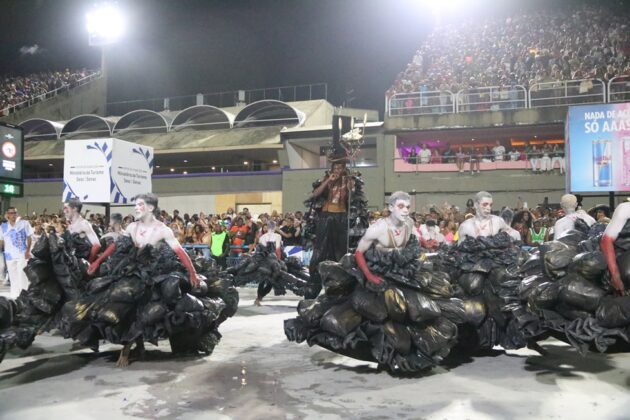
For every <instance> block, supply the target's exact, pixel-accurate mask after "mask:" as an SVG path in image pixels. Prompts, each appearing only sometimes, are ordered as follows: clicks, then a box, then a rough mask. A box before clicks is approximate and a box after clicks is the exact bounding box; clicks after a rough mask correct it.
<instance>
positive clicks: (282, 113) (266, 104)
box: [234, 100, 306, 128]
mask: <svg viewBox="0 0 630 420" xmlns="http://www.w3.org/2000/svg"><path fill="white" fill-rule="evenodd" d="M305 120H306V115H305V114H304V113H303V112H301V111H299V110H298V109H296V108H293V107H292V106H291V105H289V104H287V103H286V102H281V101H276V100H264V101H258V102H254V103H251V104H249V105H247V106H246V107H245V108H243V109H242V110H241V111H240V112H239V113H238V114H237V115H236V118H235V119H234V127H235V128H245V127H260V126H269V125H283V126H290V127H295V126H298V125H302V124H304V121H305Z"/></svg>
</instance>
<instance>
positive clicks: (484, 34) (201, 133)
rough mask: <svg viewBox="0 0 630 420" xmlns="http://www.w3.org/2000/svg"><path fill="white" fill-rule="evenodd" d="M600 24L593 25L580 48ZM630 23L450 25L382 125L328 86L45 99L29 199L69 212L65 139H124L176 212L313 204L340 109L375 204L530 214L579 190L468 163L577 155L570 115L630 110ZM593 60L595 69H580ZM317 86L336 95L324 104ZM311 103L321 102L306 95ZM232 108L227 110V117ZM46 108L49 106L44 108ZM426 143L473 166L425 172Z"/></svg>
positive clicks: (562, 16)
mask: <svg viewBox="0 0 630 420" xmlns="http://www.w3.org/2000/svg"><path fill="white" fill-rule="evenodd" d="M586 20H588V21H591V22H592V24H591V25H590V26H589V29H588V30H587V31H586V32H585V33H584V34H583V37H582V38H579V40H578V38H577V36H576V33H579V30H580V28H581V27H583V24H584V22H585V21H586ZM625 22H626V17H624V16H622V15H616V14H614V13H611V12H608V11H606V10H604V9H600V8H597V7H591V6H586V7H583V8H580V9H576V10H566V11H555V12H549V13H547V14H545V13H542V12H541V13H539V14H535V15H527V16H525V15H522V16H512V17H509V18H503V19H501V20H494V21H488V22H469V23H466V24H463V25H461V26H459V27H446V28H441V29H436V32H434V33H433V34H432V35H431V36H430V37H429V39H428V41H427V42H426V43H425V44H424V45H423V46H421V48H420V49H419V50H418V53H417V54H416V56H415V57H414V58H413V59H412V61H411V62H410V64H409V65H408V66H407V68H406V69H405V70H404V71H403V72H401V74H400V75H399V76H398V78H397V79H396V81H395V82H394V85H393V86H392V88H390V89H389V90H388V92H387V93H386V108H385V117H384V120H383V121H382V122H380V121H379V117H378V112H377V111H376V110H367V111H366V110H359V109H339V108H335V107H334V106H333V105H332V104H330V103H329V102H328V101H327V100H326V95H325V92H326V91H327V88H326V87H325V85H323V84H317V85H311V86H309V85H306V86H296V87H283V88H273V89H267V90H257V91H242V92H228V93H225V92H224V93H219V94H207V95H195V96H189V97H178V98H160V99H158V100H151V101H149V102H148V103H147V102H139V101H136V102H131V103H117V104H112V105H111V106H110V107H109V108H110V111H111V112H109V113H108V112H105V111H102V110H101V105H100V104H102V103H103V101H104V97H103V93H104V91H105V88H104V87H102V86H101V84H102V81H101V80H100V79H95V80H93V81H91V82H90V83H88V84H87V85H86V86H83V87H78V88H75V89H72V90H70V91H68V92H66V93H65V95H69V96H68V97H63V98H62V97H56V98H52V99H51V100H50V101H48V102H47V103H45V104H36V105H35V106H33V107H31V108H33V109H32V110H31V113H30V114H28V115H27V114H26V113H25V111H29V109H27V110H22V111H19V112H16V113H14V114H12V115H11V116H10V117H11V118H12V119H13V120H12V121H13V122H15V123H19V124H20V125H21V126H22V127H23V128H24V131H25V139H26V146H25V153H26V158H25V174H26V178H27V179H28V181H27V182H26V185H25V197H24V198H21V199H15V200H16V202H19V201H22V203H16V204H24V205H25V206H26V207H27V208H29V209H33V210H41V209H43V208H46V207H47V208H55V207H56V206H57V205H58V202H59V195H60V194H61V190H62V183H61V177H62V170H63V141H64V140H71V139H85V138H98V137H118V138H121V139H123V140H128V141H133V142H137V143H140V144H145V145H149V146H152V147H154V149H155V153H156V168H155V172H154V183H153V185H154V191H155V192H157V193H158V194H160V195H161V196H162V197H164V200H163V202H164V203H165V204H164V206H165V207H168V206H169V204H168V203H170V202H172V203H179V204H178V207H179V208H180V209H181V208H183V207H184V206H186V205H188V206H190V208H191V211H192V210H197V209H199V208H204V209H206V210H207V211H209V212H213V211H214V209H215V208H219V209H221V208H226V207H235V208H237V207H238V206H239V205H241V206H245V205H253V204H261V205H263V204H264V205H268V206H269V208H274V209H278V210H282V209H300V208H302V201H303V200H304V199H305V198H306V195H307V194H308V192H309V190H310V185H311V182H312V181H313V180H314V179H316V178H318V177H320V176H321V175H322V173H323V168H325V167H326V160H325V148H326V146H327V143H328V141H329V139H330V138H331V133H332V127H331V123H330V121H331V118H332V116H333V115H335V114H344V115H351V116H354V117H355V118H356V119H357V120H361V119H362V118H363V115H364V114H367V116H368V124H367V127H366V142H365V144H364V145H363V149H362V151H361V153H360V155H359V156H358V158H357V160H356V161H355V162H353V164H354V165H356V166H357V167H359V170H360V171H361V172H362V173H363V176H364V178H365V179H366V192H367V196H368V199H369V200H370V207H372V208H374V209H375V208H380V207H381V206H382V201H383V197H384V196H385V195H387V194H388V193H391V192H392V191H396V190H399V189H403V190H406V191H409V192H410V193H412V195H413V196H414V200H415V203H414V205H415V207H416V208H418V209H420V208H422V207H426V206H427V205H430V204H432V203H443V202H445V201H447V202H450V203H452V204H457V205H462V204H463V203H464V202H465V201H466V199H467V198H469V197H470V196H471V195H472V194H473V193H474V192H476V191H479V190H483V189H487V190H490V191H492V192H493V193H494V198H495V202H496V203H497V205H499V206H501V205H512V206H513V205H514V196H515V194H514V192H515V191H519V194H520V195H521V196H523V197H525V198H526V200H527V201H528V202H530V203H540V202H543V200H545V198H548V200H549V201H552V202H553V201H556V200H557V198H558V197H559V196H560V195H562V194H563V193H564V192H565V191H566V185H565V177H564V176H559V175H558V174H556V173H554V175H553V176H540V175H537V174H535V173H534V172H533V171H532V169H534V168H532V166H531V160H530V159H529V157H528V156H525V158H524V159H518V160H516V161H493V159H486V158H489V157H490V156H481V155H479V160H480V165H479V169H480V172H479V173H475V174H471V173H470V172H471V169H473V168H472V167H471V166H470V162H469V161H470V160H471V158H472V157H473V155H475V154H476V153H482V152H477V150H480V151H481V150H483V149H484V148H487V149H488V150H489V149H490V148H492V147H493V146H494V145H495V144H496V143H497V141H498V142H499V144H500V145H502V146H503V147H504V148H505V149H506V151H510V150H511V149H517V150H518V151H519V152H523V153H524V152H525V149H526V148H529V147H534V146H536V147H538V148H541V147H542V146H543V145H545V144H547V145H549V146H552V145H562V144H563V143H564V120H565V117H566V112H567V107H568V106H569V105H573V104H584V103H609V102H623V101H628V100H629V99H630V67H629V65H630V61H629V57H630V42H629V36H630V35H628V31H624V30H623V25H625ZM536 29H537V30H536ZM531 34H536V35H531ZM580 40H583V41H580ZM480 45H492V48H489V47H487V48H485V47H484V48H482V47H481V46H480ZM465 46H468V47H466V48H465ZM576 62H577V64H576ZM579 63H582V64H579ZM583 63H589V65H588V69H587V70H589V71H588V72H584V71H581V69H582V67H584V64H583ZM576 66H577V67H576ZM600 70H601V71H600ZM602 72H603V73H602ZM550 78H551V79H550ZM322 86H324V88H323V89H322ZM81 88H83V90H81ZM274 91H275V92H277V94H276V95H275V96H274V95H268V94H267V92H274ZM313 91H320V92H324V94H323V95H321V96H320V97H318V98H317V97H314V96H313V95H312V94H311V93H312V92H313ZM291 92H293V94H291ZM296 92H309V94H308V95H306V96H305V97H304V98H298V96H299V95H297V94H296ZM261 95H262V97H261ZM225 98H228V99H229V100H228V101H227V102H228V106H225V105H223V106H221V104H222V103H223V104H225V102H224V100H225ZM171 99H173V100H171ZM230 99H231V100H232V101H231V102H230ZM299 99H304V100H299ZM61 101H66V102H65V103H64V105H63V106H61V105H59V103H60V102H61ZM38 105H40V106H41V105H46V106H45V107H44V108H39V109H37V110H34V108H35V107H36V106H38ZM62 109H63V110H66V114H63V113H62V112H61V111H60V110H62ZM67 110H71V115H67ZM20 112H21V113H20ZM62 114H63V115H62ZM112 114H115V115H112ZM16 118H19V119H16ZM421 144H426V145H428V146H429V149H430V150H432V152H434V153H436V154H438V153H439V154H442V153H443V152H444V151H445V150H446V148H447V145H449V147H450V148H451V149H455V148H458V147H459V146H462V149H463V150H464V151H465V152H466V153H467V156H468V158H467V159H468V160H467V163H466V164H465V169H466V171H465V172H464V173H462V172H461V171H459V170H458V169H459V168H458V167H457V166H456V164H455V163H454V162H453V160H452V159H450V160H449V159H444V160H440V159H437V160H436V159H431V161H430V162H427V163H420V161H419V160H416V161H411V160H410V159H409V156H408V153H409V150H410V148H414V149H416V148H417V149H418V150H419V148H420V145H421ZM528 150H529V149H528ZM528 153H529V152H528ZM559 169H560V168H555V171H556V172H557V171H558V170H559ZM475 172H476V171H475ZM254 175H255V176H254ZM208 197H210V198H208ZM182 203H184V204H183V205H182ZM585 204H587V205H588V204H589V202H588V200H587V201H586V203H585ZM184 210H185V209H184Z"/></svg>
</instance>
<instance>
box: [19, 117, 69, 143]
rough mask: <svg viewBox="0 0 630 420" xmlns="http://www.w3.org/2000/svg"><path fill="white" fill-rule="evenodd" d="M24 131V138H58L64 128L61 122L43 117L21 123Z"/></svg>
mask: <svg viewBox="0 0 630 420" xmlns="http://www.w3.org/2000/svg"><path fill="white" fill-rule="evenodd" d="M19 125H20V127H22V130H23V132H24V140H25V141H27V140H57V139H58V138H59V135H60V134H61V130H62V129H63V124H62V123H60V122H55V121H49V120H45V119H43V118H31V119H28V120H25V121H22V122H21V123H20V124H19Z"/></svg>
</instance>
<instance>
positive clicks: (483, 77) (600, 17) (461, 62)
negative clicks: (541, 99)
mask: <svg viewBox="0 0 630 420" xmlns="http://www.w3.org/2000/svg"><path fill="white" fill-rule="evenodd" d="M628 22H630V20H629V16H628V15H627V14H624V13H619V12H618V11H617V10H613V9H610V8H606V7H603V6H600V5H597V4H595V3H593V4H592V5H584V6H580V7H579V8H575V7H564V8H562V9H558V10H553V9H544V10H540V11H538V12H535V13H528V14H520V15H513V16H509V17H503V18H489V19H488V20H485V21H482V20H476V21H474V20H471V21H469V22H458V23H457V24H456V25H449V26H444V27H439V28H436V29H435V30H434V31H433V32H432V33H431V34H430V35H429V37H428V39H427V41H426V42H425V43H424V44H423V45H422V47H421V48H420V49H419V50H417V52H416V54H415V56H414V57H413V59H412V61H411V62H410V63H409V64H408V65H407V68H406V69H405V70H404V71H402V72H401V73H400V74H398V76H397V78H396V80H395V81H394V84H393V85H392V86H391V88H390V89H389V90H388V91H387V97H388V98H389V97H391V96H392V95H393V94H396V93H405V92H429V91H451V92H454V93H455V92H458V91H460V90H462V89H474V88H478V87H487V86H515V85H521V86H523V87H525V88H526V89H528V88H529V87H530V86H531V85H533V84H535V83H542V82H561V81H565V80H577V79H592V78H597V79H601V80H603V81H604V82H608V81H609V80H610V79H612V78H613V77H615V76H618V75H630V30H629V28H628ZM442 105H444V104H442Z"/></svg>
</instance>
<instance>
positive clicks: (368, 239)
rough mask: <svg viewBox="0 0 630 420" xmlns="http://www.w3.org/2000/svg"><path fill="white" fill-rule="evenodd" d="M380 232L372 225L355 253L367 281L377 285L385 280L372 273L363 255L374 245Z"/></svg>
mask: <svg viewBox="0 0 630 420" xmlns="http://www.w3.org/2000/svg"><path fill="white" fill-rule="evenodd" d="M373 228H374V229H373ZM378 230H379V229H378V227H377V225H372V226H371V227H370V228H368V230H367V231H366V232H365V235H363V237H362V238H361V240H360V241H359V244H358V245H357V250H356V251H355V252H354V259H355V261H356V262H357V266H358V267H359V269H360V270H361V272H362V273H363V274H364V275H365V278H366V279H367V281H369V282H370V283H373V284H376V285H381V284H382V283H383V279H382V278H380V277H379V276H377V275H375V274H372V272H370V269H369V268H368V266H367V262H366V261H365V256H364V255H363V253H364V252H365V251H367V250H368V249H369V248H370V246H371V245H372V243H374V242H375V240H376V234H377V233H378Z"/></svg>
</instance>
